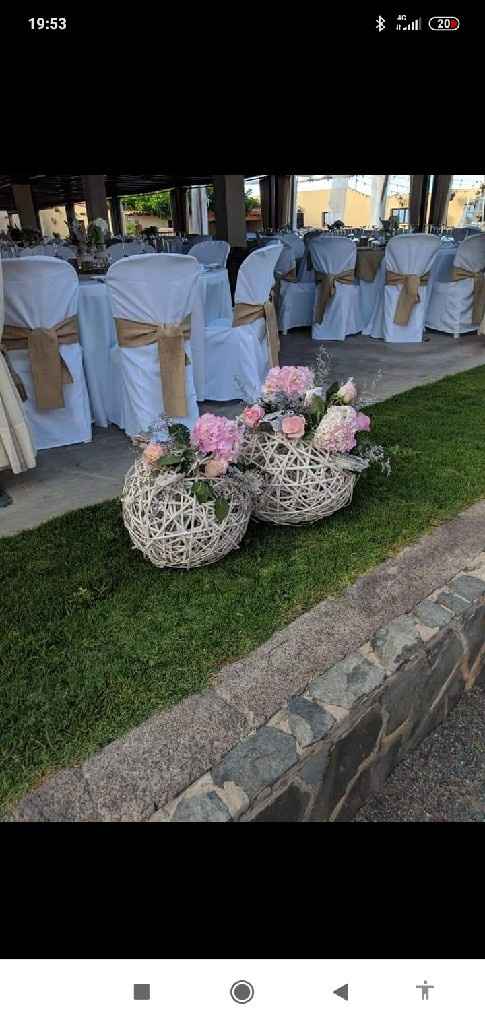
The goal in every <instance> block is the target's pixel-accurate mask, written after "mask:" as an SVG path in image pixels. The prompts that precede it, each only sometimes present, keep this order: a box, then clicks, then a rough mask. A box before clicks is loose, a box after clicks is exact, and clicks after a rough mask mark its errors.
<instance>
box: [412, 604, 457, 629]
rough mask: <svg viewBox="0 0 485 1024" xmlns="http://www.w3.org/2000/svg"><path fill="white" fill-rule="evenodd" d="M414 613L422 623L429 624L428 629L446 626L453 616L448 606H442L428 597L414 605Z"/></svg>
mask: <svg viewBox="0 0 485 1024" xmlns="http://www.w3.org/2000/svg"><path fill="white" fill-rule="evenodd" d="M414 614H415V616H416V618H417V619H419V621H420V622H422V623H423V625H425V626H429V627H430V629H434V628H441V626H446V625H447V624H448V622H449V621H450V619H452V618H453V612H452V611H451V609H450V608H443V607H442V605H440V604H437V602H436V601H430V600H429V599H426V600H425V601H421V602H420V603H419V604H418V605H416V608H415V609H414Z"/></svg>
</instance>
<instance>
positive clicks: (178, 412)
mask: <svg viewBox="0 0 485 1024" xmlns="http://www.w3.org/2000/svg"><path fill="white" fill-rule="evenodd" d="M115 324H116V333H117V335H118V342H119V345H120V348H142V347H143V346H144V345H158V358H159V362H160V380H161V384H162V399H163V409H164V412H165V415H166V416H176V417H184V416H187V396H186V393H185V367H186V366H187V365H189V363H190V359H189V358H188V357H187V356H186V354H185V341H186V340H187V338H189V337H190V316H186V317H185V319H184V320H182V321H181V322H180V323H176V324H146V323H141V322H139V321H138V320H124V319H122V318H121V317H115Z"/></svg>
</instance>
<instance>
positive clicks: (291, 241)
mask: <svg viewBox="0 0 485 1024" xmlns="http://www.w3.org/2000/svg"><path fill="white" fill-rule="evenodd" d="M278 238H279V240H280V242H284V243H285V244H286V245H289V246H291V248H292V249H293V255H294V257H295V260H300V259H303V256H304V255H305V243H304V241H303V239H302V238H300V237H299V236H298V235H295V234H293V231H282V232H281V233H280V234H279V235H278Z"/></svg>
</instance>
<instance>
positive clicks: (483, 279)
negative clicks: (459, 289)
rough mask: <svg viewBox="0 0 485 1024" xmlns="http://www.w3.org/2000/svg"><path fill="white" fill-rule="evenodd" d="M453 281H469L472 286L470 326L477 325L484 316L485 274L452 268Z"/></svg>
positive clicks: (480, 271)
mask: <svg viewBox="0 0 485 1024" xmlns="http://www.w3.org/2000/svg"><path fill="white" fill-rule="evenodd" d="M452 278H453V281H465V280H466V279H471V280H472V281H473V282H474V284H473V309H472V324H479V323H481V321H482V320H483V317H484V316H485V272H484V271H483V270H465V268H464V267H453V271H452Z"/></svg>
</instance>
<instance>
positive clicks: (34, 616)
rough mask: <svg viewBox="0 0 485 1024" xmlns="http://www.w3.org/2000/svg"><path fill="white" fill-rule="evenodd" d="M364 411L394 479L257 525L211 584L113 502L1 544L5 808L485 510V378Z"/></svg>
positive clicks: (444, 384) (0, 771)
mask: <svg viewBox="0 0 485 1024" xmlns="http://www.w3.org/2000/svg"><path fill="white" fill-rule="evenodd" d="M411 358H412V355H411ZM372 412H373V416H374V431H373V433H372V435H371V436H372V439H373V440H374V441H376V442H379V443H383V444H385V445H386V446H387V447H389V448H391V449H393V456H392V462H393V472H392V475H391V476H390V477H389V478H387V477H385V476H382V475H380V473H378V472H377V471H375V470H373V471H372V472H370V473H369V474H368V475H367V477H365V478H364V479H362V480H361V481H360V482H359V483H358V485H357V487H356V489H355V492H354V500H353V503H352V505H351V506H350V507H349V508H347V509H345V510H343V511H342V512H339V513H338V514H337V515H335V516H333V517H332V518H331V519H328V520H323V521H322V522H321V523H317V524H315V525H312V526H301V527H291V528H290V527H272V526H268V525H262V524H251V525H250V528H249V531H248V533H247V535H246V538H245V540H244V541H243V544H242V547H241V549H240V550H239V551H238V552H236V553H234V554H233V555H230V556H229V557H227V558H226V559H225V560H224V561H222V562H220V563H219V564H218V565H215V566H211V567H209V568H207V569H197V570H194V571H192V572H187V573H185V572H176V571H171V572H163V571H160V570H158V569H156V568H154V567H153V566H152V565H150V564H149V563H148V562H144V561H143V559H142V557H141V555H140V554H139V553H138V552H136V551H133V550H131V548H130V541H129V538H128V535H127V533H126V532H125V530H124V528H123V525H122V521H121V514H120V505H119V503H118V502H107V503H105V504H103V505H98V506H96V507H94V508H87V509H83V510H81V511H78V512H73V513H70V514H69V515H66V516H63V517H61V518H59V519H56V520H54V521H52V522H50V523H46V524H45V525H44V526H41V527H39V528H38V529H36V530H33V531H29V532H26V533H23V534H21V535H19V536H18V537H13V538H6V539H4V540H2V541H0V563H1V570H0V580H1V594H2V610H1V618H2V637H1V641H0V644H1V652H2V656H1V664H2V674H1V684H0V723H1V724H0V803H1V804H2V805H3V806H5V805H6V804H7V802H10V801H11V800H12V799H13V798H15V797H18V796H20V795H21V794H22V793H24V792H25V791H26V790H27V789H28V788H30V787H31V786H32V785H34V784H35V783H37V782H38V781H39V780H40V779H41V778H42V777H43V776H44V775H46V774H47V773H49V772H51V771H52V770H54V769H56V768H59V767H61V766H65V765H68V764H73V763H75V762H79V761H80V760H82V759H84V758H85V757H86V756H87V755H89V754H90V753H92V752H93V751H95V750H96V749H98V748H99V747H101V746H103V745H104V744H106V743H109V742H110V740H112V739H114V738H115V737H117V736H119V735H120V734H122V733H124V732H125V731H126V730H128V729H129V728H130V727H132V726H135V725H137V724H138V723H140V722H141V721H143V719H145V718H146V717H147V716H148V715H150V714H151V713H152V712H154V711H156V710H158V709H160V708H163V707H167V706H168V705H170V704H173V703H175V702H176V701H179V700H181V699H182V698H183V697H185V696H186V695H187V694H190V693H194V692H197V691H199V690H202V689H203V688H204V687H205V686H207V683H208V679H209V675H210V674H211V673H212V672H214V670H216V669H217V668H218V667H219V666H220V665H221V664H223V663H224V662H225V661H229V660H232V659H234V658H238V657H240V656H241V655H243V654H245V653H246V652H248V651H250V650H251V649H252V648H254V647H256V646H257V645H258V644H260V643H262V642H263V641H264V640H266V639H267V638H268V637H269V636H270V635H271V633H273V631H274V630H276V629H279V628H281V627H282V626H284V625H285V624H286V623H288V622H290V621H291V620H292V619H293V618H295V616H297V615H298V614H299V613H300V612H302V611H303V610H305V609H307V608H309V607H310V606H311V605H313V604H315V603H316V602H317V601H319V600H321V599H322V598H324V597H325V596H327V595H329V594H337V593H338V592H339V591H341V590H342V589H343V588H344V587H345V586H347V585H348V584H349V583H350V582H351V581H352V580H354V579H355V578H356V577H357V576H359V575H360V574H361V573H363V572H364V571H365V570H367V569H369V568H370V567H371V566H373V565H376V564H377V563H379V562H381V561H382V560H383V559H384V558H386V557H388V556H389V555H391V554H393V553H395V552H396V551H397V550H398V549H399V548H400V547H402V546H403V545H405V544H408V543H409V542H411V541H413V540H414V539H415V538H416V537H418V536H419V535H420V534H422V533H423V532H424V531H426V530H429V529H430V528H431V527H433V526H435V525H436V524H438V523H440V522H443V520H445V519H448V518H450V517H452V516H454V515H455V514H456V513H457V512H459V511H460V509H463V508H464V507H465V506H467V505H469V504H471V503H472V502H473V501H475V500H477V499H478V498H480V497H483V496H485V367H481V368H479V369H475V370H471V371H469V372H467V373H462V374H459V375H457V376H453V377H448V378H446V379H445V380H443V381H439V382H438V383H436V384H431V385H428V386H426V387H421V388H416V389H415V390H413V391H409V392H406V393H405V394H402V395H399V396H396V397H395V398H392V399H389V400H388V401H386V402H382V403H380V404H379V405H376V406H374V408H373V410H372ZM0 515H1V512H0Z"/></svg>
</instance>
